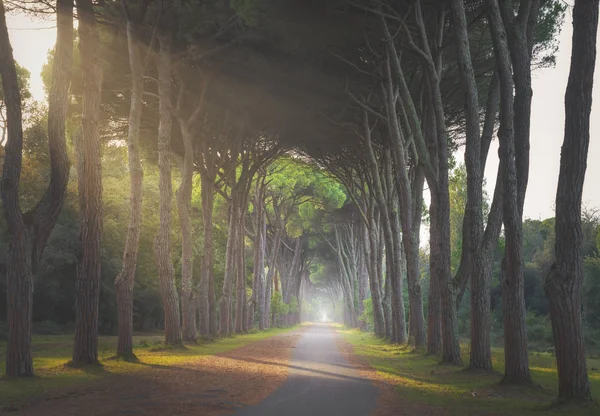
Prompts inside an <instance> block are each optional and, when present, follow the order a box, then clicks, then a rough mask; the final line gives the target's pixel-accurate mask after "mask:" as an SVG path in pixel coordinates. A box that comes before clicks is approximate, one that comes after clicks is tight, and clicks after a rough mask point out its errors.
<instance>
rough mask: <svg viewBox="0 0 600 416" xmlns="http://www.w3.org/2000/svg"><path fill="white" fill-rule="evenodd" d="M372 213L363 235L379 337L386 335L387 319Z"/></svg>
mask: <svg viewBox="0 0 600 416" xmlns="http://www.w3.org/2000/svg"><path fill="white" fill-rule="evenodd" d="M372 215H373V214H372V213H370V214H369V216H370V217H371V218H370V222H371V224H370V226H369V227H367V226H366V225H365V228H364V231H363V236H364V240H365V244H364V247H365V257H366V258H368V259H369V285H370V288H371V301H372V304H373V322H374V326H375V336H377V337H379V338H384V337H385V319H384V314H383V305H382V302H381V287H380V283H379V274H378V270H377V263H381V261H380V258H379V256H378V253H377V250H378V249H377V247H378V243H379V242H378V238H376V237H375V235H374V233H375V231H374V229H375V228H376V226H375V220H374V219H373V218H372Z"/></svg>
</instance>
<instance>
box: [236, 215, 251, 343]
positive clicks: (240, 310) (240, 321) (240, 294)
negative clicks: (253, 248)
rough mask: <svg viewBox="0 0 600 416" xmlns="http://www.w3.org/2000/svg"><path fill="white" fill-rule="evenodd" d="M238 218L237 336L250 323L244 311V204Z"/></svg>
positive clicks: (245, 301) (245, 300)
mask: <svg viewBox="0 0 600 416" xmlns="http://www.w3.org/2000/svg"><path fill="white" fill-rule="evenodd" d="M236 209H237V210H238V214H237V218H236V228H237V232H236V236H237V238H236V244H237V247H238V248H237V250H236V254H237V256H236V259H235V261H236V264H237V267H236V269H235V276H236V301H235V309H236V311H235V332H236V333H237V334H241V333H243V332H245V329H244V327H245V323H246V322H248V321H247V319H246V314H245V313H244V310H245V309H246V308H245V307H246V303H247V299H246V270H245V268H244V237H245V235H246V232H245V227H244V216H245V215H244V214H245V212H246V207H245V204H243V203H242V205H240V206H239V207H238V208H236Z"/></svg>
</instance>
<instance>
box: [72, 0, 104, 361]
mask: <svg viewBox="0 0 600 416" xmlns="http://www.w3.org/2000/svg"><path fill="white" fill-rule="evenodd" d="M77 13H78V15H79V39H80V41H79V50H80V54H81V64H82V71H83V111H82V115H81V132H82V136H81V141H80V143H79V154H80V157H78V160H77V163H78V178H77V180H78V183H79V211H80V228H79V262H78V264H77V278H76V279H77V280H76V283H75V293H76V300H75V344H74V348H73V365H75V366H82V365H86V364H97V363H98V303H99V297H100V277H101V276H100V264H101V259H100V239H101V232H102V175H101V172H102V168H101V164H100V163H101V154H100V153H101V145H100V132H99V129H98V126H99V119H100V100H101V88H102V70H101V66H100V65H101V64H100V58H99V50H100V38H99V35H98V30H97V28H96V18H95V16H94V8H93V5H92V2H91V0H77ZM79 174H80V175H79Z"/></svg>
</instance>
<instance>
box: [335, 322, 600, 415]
mask: <svg viewBox="0 0 600 416" xmlns="http://www.w3.org/2000/svg"><path fill="white" fill-rule="evenodd" d="M338 332H339V333H340V334H342V335H343V336H344V338H345V339H346V340H347V341H348V342H350V343H351V344H352V345H353V346H354V349H355V353H356V354H357V355H358V356H361V357H363V358H365V359H366V360H367V362H368V364H369V365H370V366H371V367H372V368H374V369H375V370H376V371H377V372H378V373H379V374H380V375H381V376H383V377H384V378H385V379H387V380H389V381H390V382H392V383H394V384H395V385H397V386H398V394H399V400H405V401H410V402H414V403H423V404H426V405H428V406H435V407H441V408H444V409H445V410H446V411H450V414H452V415H461V416H462V415H465V414H477V415H507V416H508V415H511V416H533V415H539V414H540V413H542V414H544V415H553V416H563V415H564V416H567V415H569V416H591V415H600V407H596V405H592V406H585V407H579V406H563V407H552V406H551V405H552V403H553V402H554V400H555V398H556V396H557V385H558V379H557V373H556V363H555V359H554V357H553V356H552V355H550V354H548V353H533V354H531V356H530V367H531V371H532V374H533V379H534V386H533V387H523V386H519V387H514V386H504V385H501V384H500V380H501V378H502V372H503V371H504V352H503V350H502V349H500V348H496V349H494V350H493V351H492V354H493V365H494V370H495V372H494V373H492V374H483V373H478V372H470V371H466V370H465V369H464V368H462V367H453V366H445V365H440V364H439V360H438V358H436V357H431V356H426V355H423V354H422V353H419V352H414V351H412V350H411V349H409V348H406V347H404V346H397V345H390V344H386V343H385V341H383V340H381V339H377V338H375V337H374V336H373V335H372V334H370V333H365V332H360V331H358V330H349V329H338ZM462 352H463V360H464V362H465V363H468V362H469V351H468V345H463V346H462ZM588 367H589V369H590V382H591V386H592V395H593V396H594V397H595V398H597V399H600V371H598V369H600V360H598V359H588Z"/></svg>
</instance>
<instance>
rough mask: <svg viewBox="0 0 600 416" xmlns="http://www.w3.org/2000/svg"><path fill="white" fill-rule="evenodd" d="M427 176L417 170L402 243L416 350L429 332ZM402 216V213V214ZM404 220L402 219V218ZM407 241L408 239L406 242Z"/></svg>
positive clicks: (420, 169) (419, 169) (421, 346)
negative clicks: (423, 238)
mask: <svg viewBox="0 0 600 416" xmlns="http://www.w3.org/2000/svg"><path fill="white" fill-rule="evenodd" d="M424 179H425V176H424V175H423V169H422V168H420V167H417V168H416V172H415V174H414V179H413V185H412V190H413V193H414V196H413V213H412V214H413V218H409V220H412V227H411V229H410V233H406V232H405V233H404V234H403V236H402V240H403V241H402V242H403V244H404V250H405V252H406V279H407V282H408V304H409V310H410V316H409V325H410V332H411V335H412V337H413V342H414V345H415V347H416V348H423V347H425V346H426V344H427V332H426V331H425V316H424V315H423V292H422V291H421V282H420V281H421V267H420V264H419V263H420V252H419V240H420V235H419V233H420V231H421V217H422V215H423V182H424ZM401 215H402V212H401ZM401 218H402V217H401ZM405 239H408V241H407V240H405Z"/></svg>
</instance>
